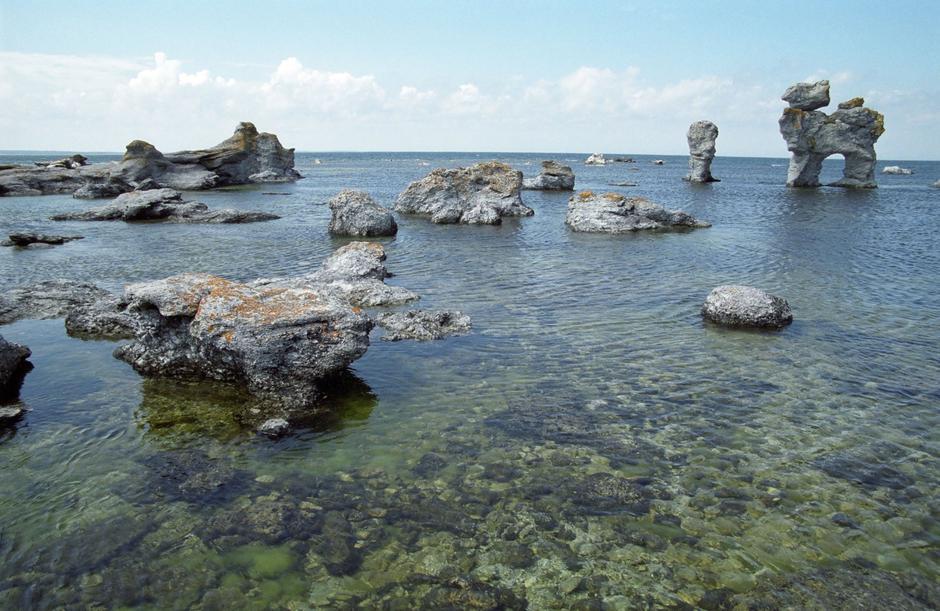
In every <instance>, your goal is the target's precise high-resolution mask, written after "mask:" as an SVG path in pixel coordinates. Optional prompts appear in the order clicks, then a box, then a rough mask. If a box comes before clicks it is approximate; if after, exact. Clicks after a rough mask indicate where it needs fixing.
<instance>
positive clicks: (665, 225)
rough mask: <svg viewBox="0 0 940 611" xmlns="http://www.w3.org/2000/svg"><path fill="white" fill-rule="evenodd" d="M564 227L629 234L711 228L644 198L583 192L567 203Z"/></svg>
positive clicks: (706, 224)
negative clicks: (645, 231) (646, 231)
mask: <svg viewBox="0 0 940 611" xmlns="http://www.w3.org/2000/svg"><path fill="white" fill-rule="evenodd" d="M565 224H566V225H568V226H569V227H570V228H571V229H572V230H574V231H583V232H593V233H631V232H634V231H641V230H659V231H668V230H681V229H690V228H696V227H711V224H710V223H707V222H705V221H700V220H698V219H695V218H693V217H692V216H691V215H689V214H687V213H685V212H683V211H681V210H667V209H666V208H663V207H662V206H660V205H658V204H654V203H653V202H651V201H649V200H648V199H646V198H643V197H626V196H623V195H621V194H619V193H604V194H602V195H599V194H595V193H593V192H591V191H582V192H580V193H578V194H576V195H573V196H572V197H571V199H569V200H568V213H567V214H566V215H565Z"/></svg>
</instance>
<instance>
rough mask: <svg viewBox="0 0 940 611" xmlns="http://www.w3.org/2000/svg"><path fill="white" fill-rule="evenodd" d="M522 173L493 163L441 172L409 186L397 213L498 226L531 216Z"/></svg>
mask: <svg viewBox="0 0 940 611" xmlns="http://www.w3.org/2000/svg"><path fill="white" fill-rule="evenodd" d="M521 189H522V172H519V171H517V170H513V169H512V168H511V167H509V166H508V165H506V164H505V163H500V162H498V161H489V162H484V163H477V164H475V165H472V166H470V167H469V168H457V169H453V170H447V169H438V170H434V171H433V172H431V173H430V174H428V175H427V176H426V177H425V178H422V179H421V180H418V181H415V182H413V183H411V184H410V185H408V188H407V189H405V190H404V191H403V192H402V193H401V195H399V196H398V200H397V201H396V202H395V210H397V211H398V212H401V213H404V214H420V215H428V216H430V217H431V222H432V223H466V224H472V225H498V224H500V223H501V222H502V217H504V216H531V215H532V214H533V213H534V211H533V210H532V209H531V208H529V207H528V206H526V205H525V204H523V203H522V197H521V196H520V191H521Z"/></svg>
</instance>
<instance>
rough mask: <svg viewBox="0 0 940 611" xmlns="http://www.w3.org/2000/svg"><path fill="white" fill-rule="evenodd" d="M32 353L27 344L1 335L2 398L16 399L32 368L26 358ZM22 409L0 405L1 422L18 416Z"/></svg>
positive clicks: (0, 380)
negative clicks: (18, 342)
mask: <svg viewBox="0 0 940 611" xmlns="http://www.w3.org/2000/svg"><path fill="white" fill-rule="evenodd" d="M31 354H32V353H31V352H30V350H29V348H27V347H26V346H21V345H20V344H14V343H13V342H8V341H7V340H5V339H3V336H2V335H0V400H10V399H16V397H17V396H18V395H19V391H20V385H21V384H22V382H23V377H24V376H25V375H26V373H27V372H29V370H30V369H31V368H32V366H31V365H30V364H29V362H28V361H27V360H26V359H28V358H29V357H30V355H31ZM21 413H22V409H21V408H20V407H18V406H10V405H6V406H0V422H3V421H4V420H12V419H14V418H18V417H19V416H20V414H21Z"/></svg>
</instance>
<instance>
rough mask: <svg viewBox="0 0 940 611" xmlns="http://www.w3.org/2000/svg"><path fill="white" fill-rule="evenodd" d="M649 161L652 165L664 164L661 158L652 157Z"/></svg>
mask: <svg viewBox="0 0 940 611" xmlns="http://www.w3.org/2000/svg"><path fill="white" fill-rule="evenodd" d="M651 163H652V164H653V165H665V164H666V162H665V161H664V160H662V159H654V160H653V161H652V162H651Z"/></svg>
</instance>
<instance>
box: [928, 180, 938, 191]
mask: <svg viewBox="0 0 940 611" xmlns="http://www.w3.org/2000/svg"><path fill="white" fill-rule="evenodd" d="M930 186H932V187H934V188H935V189H940V180H938V181H937V182H935V183H933V184H932V185H930Z"/></svg>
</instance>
